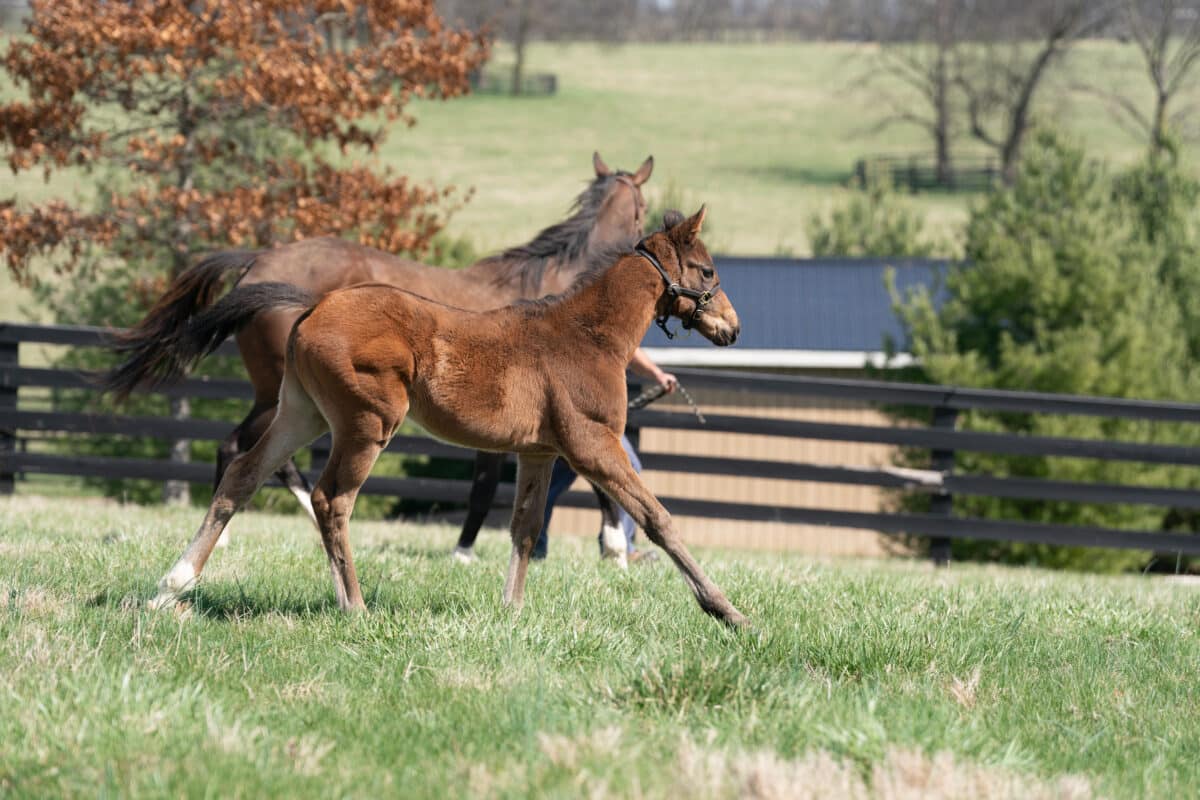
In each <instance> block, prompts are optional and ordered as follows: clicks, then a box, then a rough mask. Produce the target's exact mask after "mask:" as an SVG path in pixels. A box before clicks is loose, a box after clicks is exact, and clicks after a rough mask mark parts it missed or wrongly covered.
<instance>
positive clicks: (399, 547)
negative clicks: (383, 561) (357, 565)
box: [355, 541, 451, 563]
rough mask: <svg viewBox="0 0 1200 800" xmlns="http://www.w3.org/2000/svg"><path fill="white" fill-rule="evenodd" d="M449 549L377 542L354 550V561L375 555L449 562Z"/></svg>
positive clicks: (435, 546) (445, 547) (406, 543)
mask: <svg viewBox="0 0 1200 800" xmlns="http://www.w3.org/2000/svg"><path fill="white" fill-rule="evenodd" d="M450 554H451V548H450V547H447V546H437V545H423V546H422V545H415V544H410V543H408V542H390V541H389V542H378V543H376V544H371V545H366V546H362V547H358V548H356V549H355V560H356V561H357V560H362V559H366V558H370V557H371V556H375V555H387V556H400V557H402V558H414V559H421V560H424V561H445V562H447V563H449V562H450V558H451V555H450Z"/></svg>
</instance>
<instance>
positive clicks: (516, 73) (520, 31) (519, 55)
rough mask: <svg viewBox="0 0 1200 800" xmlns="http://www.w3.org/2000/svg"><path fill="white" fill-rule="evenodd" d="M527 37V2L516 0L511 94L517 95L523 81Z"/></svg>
mask: <svg viewBox="0 0 1200 800" xmlns="http://www.w3.org/2000/svg"><path fill="white" fill-rule="evenodd" d="M528 36H529V0H517V27H516V30H515V31H514V33H513V49H514V50H515V51H516V53H515V55H516V61H515V62H514V63H513V71H512V93H513V95H514V96H515V95H519V94H521V91H522V86H521V85H522V83H524V81H525V40H526V39H527V38H528Z"/></svg>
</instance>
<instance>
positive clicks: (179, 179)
mask: <svg viewBox="0 0 1200 800" xmlns="http://www.w3.org/2000/svg"><path fill="white" fill-rule="evenodd" d="M178 126H179V132H180V134H182V135H183V137H184V138H185V139H186V140H187V144H186V145H185V147H184V152H183V157H182V158H181V159H180V161H179V169H178V172H177V173H176V186H178V187H179V188H180V189H183V190H188V189H191V188H192V185H193V181H192V163H191V155H192V134H193V132H194V131H195V129H196V124H195V118H194V109H193V107H192V103H191V98H190V97H189V95H188V92H187V88H186V87H185V88H184V90H183V92H182V93H181V95H180V98H179V115H178ZM191 234H192V225H191V222H190V220H188V218H187V217H186V216H181V217H179V218H177V219H176V220H175V231H174V241H173V242H172V246H171V277H172V278H174V277H176V276H178V275H179V273H181V272H183V271H184V270H185V269H187V267H188V240H189V239H190V238H191ZM189 416H191V403H190V402H189V401H188V399H187V398H186V397H178V398H172V399H171V418H172V419H187V418H188V417H189ZM191 445H192V443H191V441H190V440H188V439H176V440H175V441H173V442H171V452H170V456H169V458H170V461H171V463H172V464H186V463H188V462H189V461H191V460H192V455H191ZM163 502H164V503H166V504H167V505H179V506H185V505H187V504H188V503H190V502H191V484H189V483H188V482H187V481H175V480H169V481H166V482H164V483H163Z"/></svg>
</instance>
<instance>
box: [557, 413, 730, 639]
mask: <svg viewBox="0 0 1200 800" xmlns="http://www.w3.org/2000/svg"><path fill="white" fill-rule="evenodd" d="M569 449H570V452H567V453H565V455H566V456H567V458H568V460H569V461H570V462H571V465H572V466H573V467H575V469H576V471H578V472H579V473H580V474H581V475H583V476H584V477H586V478H587V479H588V480H590V481H592V482H593V483H595V484H597V485H599V486H600V488H602V489H604V491H606V492H608V494H609V495H610V496H611V497H612V498H613V499H614V500H616V501H617V502H618V503H620V504H621V507H622V508H624V509H625V510H626V511H628V512H629V515H630V516H632V517H633V520H634V522H636V523H637V524H638V526H639V527H640V528H641V529H642V530H644V531H645V532H646V536H647V537H649V539H650V541H652V542H654V543H655V544H656V545H658V546H659V547H661V548H662V549H663V550H664V551H666V553H667V555H668V556H670V557H671V560H672V561H674V562H675V566H677V567H678V568H679V571H680V573H682V574H683V579H684V581H686V582H687V585H688V587H689V588H691V590H692V593H693V594H694V595H695V596H696V601H697V602H698V603H700V608H702V609H704V611H705V612H706V613H708V614H711V615H712V616H714V617H717V618H718V619H721V620H724V621H725V622H726V623H728V624H730V625H743V624H745V623H746V622H747V619H746V617H745V616H743V615H742V613H741V612H740V611H738V610H737V609H736V608H734V607H733V604H732V603H730V602H729V600H728V599H726V597H725V594H724V592H722V591H721V590H720V589H719V588H718V587H717V585H716V584H715V583H713V582H712V581H711V580H709V578H708V576H707V575H705V574H704V570H702V569H701V568H700V565H699V564H697V563H696V560H695V559H694V558H692V554H691V553H689V552H688V550H687V548H686V547H685V546H684V544H683V540H682V539H680V537H679V532H678V531H677V530H676V529H675V523H674V522H673V521H672V520H671V515H670V514H669V513H667V510H666V509H665V508H663V506H662V503H660V502H658V500H657V498H655V497H654V495H653V494H652V493H651V492H650V490H649V489H647V488H646V485H645V484H644V483H642V478H641V476H640V475H638V474H637V472H636V471H635V470H634V468H633V465H631V464H630V463H629V456H627V455H625V451H624V449H623V448H622V447H621V442H620V439H619V438H618V437H617V436H616V434H614V433H612V432H611V431H609V430H607V429H603V430H593V431H589V432H588V433H587V434H581V435H579V437H578V438H577V439H575V440H574V441H572V442H571V443H570V448H569Z"/></svg>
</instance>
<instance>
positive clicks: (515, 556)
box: [504, 544, 521, 608]
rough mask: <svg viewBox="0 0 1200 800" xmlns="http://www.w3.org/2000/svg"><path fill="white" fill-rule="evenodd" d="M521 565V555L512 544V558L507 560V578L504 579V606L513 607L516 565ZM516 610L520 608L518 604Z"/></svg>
mask: <svg viewBox="0 0 1200 800" xmlns="http://www.w3.org/2000/svg"><path fill="white" fill-rule="evenodd" d="M520 563H521V554H520V553H519V552H517V546H516V545H515V544H514V545H513V549H512V556H510V557H509V559H508V577H506V578H505V579H504V605H506V606H511V605H513V591H514V590H515V588H516V585H517V565H518V564H520ZM516 607H517V608H520V607H521V606H520V604H519V603H518V604H517V606H516Z"/></svg>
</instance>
